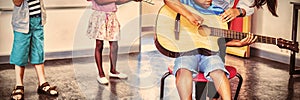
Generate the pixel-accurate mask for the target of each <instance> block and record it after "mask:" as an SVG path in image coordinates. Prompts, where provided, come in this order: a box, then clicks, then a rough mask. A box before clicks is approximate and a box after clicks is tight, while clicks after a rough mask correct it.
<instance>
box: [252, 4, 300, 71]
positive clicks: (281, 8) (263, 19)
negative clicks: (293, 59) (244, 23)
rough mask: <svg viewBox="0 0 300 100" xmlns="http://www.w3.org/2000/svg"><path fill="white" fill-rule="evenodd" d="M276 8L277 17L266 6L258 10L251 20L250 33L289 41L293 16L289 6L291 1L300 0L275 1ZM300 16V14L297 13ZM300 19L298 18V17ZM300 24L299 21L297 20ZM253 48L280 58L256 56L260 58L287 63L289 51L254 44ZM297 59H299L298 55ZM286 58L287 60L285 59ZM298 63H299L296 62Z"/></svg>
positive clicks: (299, 33)
mask: <svg viewBox="0 0 300 100" xmlns="http://www.w3.org/2000/svg"><path fill="white" fill-rule="evenodd" d="M277 1H278V8H277V14H278V16H279V17H274V16H272V14H271V13H270V12H269V11H268V8H267V7H266V6H264V7H263V9H259V10H257V11H256V12H255V14H254V15H253V19H252V32H253V33H255V34H259V35H263V36H270V37H275V38H284V39H287V40H291V37H292V14H293V12H292V11H293V6H292V4H290V2H291V1H294V2H300V0H277ZM299 14H300V13H299ZM298 18H299V19H300V16H298ZM298 21H299V22H298V23H300V20H298ZM299 27H300V24H298V35H297V40H298V41H300V28H299ZM251 47H253V48H257V49H259V50H264V51H267V52H270V53H274V54H276V55H281V56H282V57H278V56H276V57H274V55H264V54H259V53H257V54H258V55H257V56H261V57H264V58H268V59H272V60H276V61H279V62H283V63H289V58H287V57H289V55H290V52H289V50H285V49H280V48H278V47H277V46H275V45H269V44H262V43H255V44H253V45H251ZM296 56H297V58H298V59H300V54H299V53H298V54H297V55H296ZM286 58H287V59H286ZM297 63H299V62H297ZM298 65H299V64H298Z"/></svg>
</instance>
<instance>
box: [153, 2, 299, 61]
mask: <svg viewBox="0 0 300 100" xmlns="http://www.w3.org/2000/svg"><path fill="white" fill-rule="evenodd" d="M184 6H185V7H186V8H187V9H188V10H189V11H191V12H192V13H194V14H197V15H199V16H201V17H202V18H203V19H204V21H203V23H202V25H201V26H200V27H199V26H195V25H192V24H191V23H190V22H189V21H188V20H187V19H186V18H185V17H180V14H178V13H177V12H175V11H174V10H172V9H171V8H169V7H168V6H167V5H164V6H162V7H161V8H160V10H159V13H158V16H157V18H156V28H155V30H156V32H155V46H156V48H157V49H158V50H159V51H160V52H161V53H162V54H164V55H166V56H168V57H174V58H175V57H179V56H182V55H195V54H204V55H211V54H215V53H217V52H218V51H219V49H220V48H219V46H218V40H219V38H230V39H240V40H241V39H243V38H245V37H246V36H247V34H248V33H243V32H236V31H232V30H227V29H228V26H227V23H223V22H222V21H221V19H220V17H219V16H217V15H205V14H201V13H199V12H198V11H196V10H195V9H193V8H192V7H190V6H187V5H184ZM255 36H257V40H256V41H255V42H261V43H267V44H273V45H277V46H278V47H280V48H284V49H289V50H291V51H294V52H299V48H298V45H299V44H298V42H292V41H288V40H285V39H282V38H273V37H267V36H261V35H255Z"/></svg>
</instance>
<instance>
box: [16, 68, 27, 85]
mask: <svg viewBox="0 0 300 100" xmlns="http://www.w3.org/2000/svg"><path fill="white" fill-rule="evenodd" d="M24 71H25V67H24V66H18V65H15V73H16V74H15V75H16V86H23V78H24Z"/></svg>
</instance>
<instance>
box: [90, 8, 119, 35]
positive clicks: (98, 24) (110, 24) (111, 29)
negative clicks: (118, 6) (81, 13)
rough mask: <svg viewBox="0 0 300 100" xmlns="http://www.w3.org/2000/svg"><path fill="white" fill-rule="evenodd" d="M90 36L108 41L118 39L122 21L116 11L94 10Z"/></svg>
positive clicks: (91, 18)
mask: <svg viewBox="0 0 300 100" xmlns="http://www.w3.org/2000/svg"><path fill="white" fill-rule="evenodd" d="M87 36H88V37H89V38H93V39H98V40H107V41H118V40H119V38H120V23H119V21H118V20H117V16H116V13H115V12H103V11H94V12H93V14H92V15H91V17H90V19H89V23H88V29H87Z"/></svg>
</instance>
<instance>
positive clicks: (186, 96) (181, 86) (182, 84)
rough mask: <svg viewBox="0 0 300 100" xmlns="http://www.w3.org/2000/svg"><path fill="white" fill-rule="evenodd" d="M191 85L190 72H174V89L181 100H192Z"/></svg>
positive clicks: (180, 70) (181, 70)
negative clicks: (175, 88)
mask: <svg viewBox="0 0 300 100" xmlns="http://www.w3.org/2000/svg"><path fill="white" fill-rule="evenodd" d="M192 85H193V77H192V72H191V71H189V70H187V69H179V70H178V71H177V72H176V87H177V90H178V93H179V96H180V99H181V100H192V89H193V86H192Z"/></svg>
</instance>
